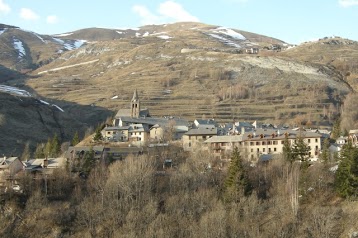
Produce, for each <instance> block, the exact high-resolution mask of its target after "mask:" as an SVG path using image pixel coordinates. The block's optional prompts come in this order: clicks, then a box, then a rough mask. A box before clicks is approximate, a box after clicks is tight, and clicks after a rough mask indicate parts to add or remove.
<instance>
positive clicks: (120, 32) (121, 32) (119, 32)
mask: <svg viewBox="0 0 358 238" xmlns="http://www.w3.org/2000/svg"><path fill="white" fill-rule="evenodd" d="M116 32H117V33H118V34H120V35H122V34H124V33H123V31H116Z"/></svg>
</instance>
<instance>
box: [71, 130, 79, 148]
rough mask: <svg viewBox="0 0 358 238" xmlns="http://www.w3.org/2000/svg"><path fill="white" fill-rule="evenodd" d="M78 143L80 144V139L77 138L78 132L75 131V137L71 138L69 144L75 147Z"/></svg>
mask: <svg viewBox="0 0 358 238" xmlns="http://www.w3.org/2000/svg"><path fill="white" fill-rule="evenodd" d="M78 143H80V138H79V136H78V132H77V131H76V133H75V135H74V136H73V139H72V142H71V144H72V146H75V145H77V144H78Z"/></svg>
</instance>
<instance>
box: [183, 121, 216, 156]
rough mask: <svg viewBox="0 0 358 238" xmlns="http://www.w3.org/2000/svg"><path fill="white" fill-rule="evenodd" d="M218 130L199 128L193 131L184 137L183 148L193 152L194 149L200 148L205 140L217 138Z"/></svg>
mask: <svg viewBox="0 0 358 238" xmlns="http://www.w3.org/2000/svg"><path fill="white" fill-rule="evenodd" d="M217 134H218V129H217V128H212V127H209V128H198V129H191V130H189V131H188V132H186V133H185V134H184V135H183V138H182V141H183V148H184V150H185V151H193V148H196V147H199V146H200V145H201V144H202V143H203V142H204V141H205V140H207V139H209V138H211V137H213V136H216V135H217Z"/></svg>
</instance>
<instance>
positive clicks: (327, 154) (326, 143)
mask: <svg viewBox="0 0 358 238" xmlns="http://www.w3.org/2000/svg"><path fill="white" fill-rule="evenodd" d="M329 146H330V143H329V139H328V138H326V139H324V141H323V148H322V153H321V154H320V159H321V161H322V162H323V163H325V164H327V163H328V161H329V160H330V157H331V155H330V151H329Z"/></svg>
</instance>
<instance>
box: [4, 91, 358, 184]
mask: <svg viewBox="0 0 358 238" xmlns="http://www.w3.org/2000/svg"><path fill="white" fill-rule="evenodd" d="M331 136H332V131H331V129H311V128H306V129H305V128H303V127H296V128H289V127H288V126H286V125H273V124H269V123H258V122H256V121H255V122H253V123H249V122H240V121H237V122H233V123H218V122H216V121H215V120H214V119H196V120H194V121H193V122H189V121H187V120H185V119H184V118H180V117H175V116H165V117H154V116H152V115H151V114H150V111H149V109H148V108H144V107H143V105H142V102H141V100H140V95H139V94H138V91H137V90H135V91H134V93H133V97H132V99H131V101H130V102H129V107H128V108H122V109H119V110H118V112H117V113H116V115H115V117H114V118H113V120H112V124H105V125H103V126H102V127H100V129H99V130H97V132H96V133H95V134H93V135H92V136H90V137H89V138H85V140H83V141H82V142H80V143H78V145H75V146H70V147H69V148H68V150H67V151H66V152H65V153H64V154H62V155H61V156H60V157H58V158H49V157H48V156H46V157H45V158H31V159H29V160H27V161H21V160H20V159H19V158H18V157H6V156H4V157H3V158H2V159H1V162H0V164H1V166H0V184H1V187H2V191H5V190H6V191H9V188H13V189H14V191H15V190H16V189H17V190H19V191H22V189H20V187H21V186H22V185H21V184H19V181H18V179H17V178H18V177H21V175H22V174H23V173H25V174H32V175H33V176H36V177H39V176H40V177H41V176H46V177H47V176H51V174H52V173H53V170H55V169H58V168H65V167H68V166H69V164H71V165H73V164H74V163H75V161H78V160H81V159H83V158H85V156H87V155H89V154H91V153H92V154H91V157H90V158H91V160H93V162H95V163H98V162H100V161H101V160H108V159H111V160H123V159H125V158H126V157H127V156H129V155H141V154H148V155H152V156H153V155H154V156H155V157H156V158H157V156H158V154H157V153H158V151H157V149H158V148H164V147H168V148H169V147H171V146H173V145H175V146H177V147H180V148H181V149H182V151H183V152H182V153H195V152H198V151H206V152H207V153H208V154H209V155H210V156H211V157H212V159H213V160H211V161H207V163H208V164H207V165H206V166H208V167H212V166H213V165H212V164H211V163H213V164H215V168H216V169H220V170H222V169H226V168H227V166H228V164H229V163H228V162H230V158H231V155H232V153H233V151H234V148H235V147H236V148H238V149H239V151H240V153H241V156H242V157H243V158H244V159H245V160H246V161H247V162H249V163H250V164H252V166H256V164H257V163H260V162H265V161H269V160H273V159H275V158H278V157H280V156H282V154H283V152H284V146H285V143H286V142H288V143H289V145H290V146H291V147H292V148H294V147H295V145H296V142H297V141H298V140H299V139H302V140H303V141H304V143H305V145H306V146H307V148H308V149H307V151H306V155H307V157H306V158H305V159H306V160H307V161H308V162H309V163H320V162H322V161H321V159H320V158H321V154H322V151H323V146H324V140H330V138H331ZM331 141H332V143H330V145H329V146H328V149H329V160H330V161H332V166H333V167H332V168H334V167H335V166H336V165H335V164H334V163H336V162H338V158H339V154H340V151H341V150H342V147H343V145H345V144H347V143H351V144H352V145H353V146H355V147H358V130H350V131H349V132H348V135H345V136H343V135H341V136H339V137H338V138H337V139H336V140H331ZM325 146H326V147H327V145H325ZM160 159H161V162H160V163H162V164H163V167H165V166H164V164H167V165H168V164H170V166H171V165H172V163H173V161H172V160H171V159H167V158H160ZM73 171H74V172H80V174H81V172H83V171H81V168H77V170H76V169H75V170H73Z"/></svg>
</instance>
